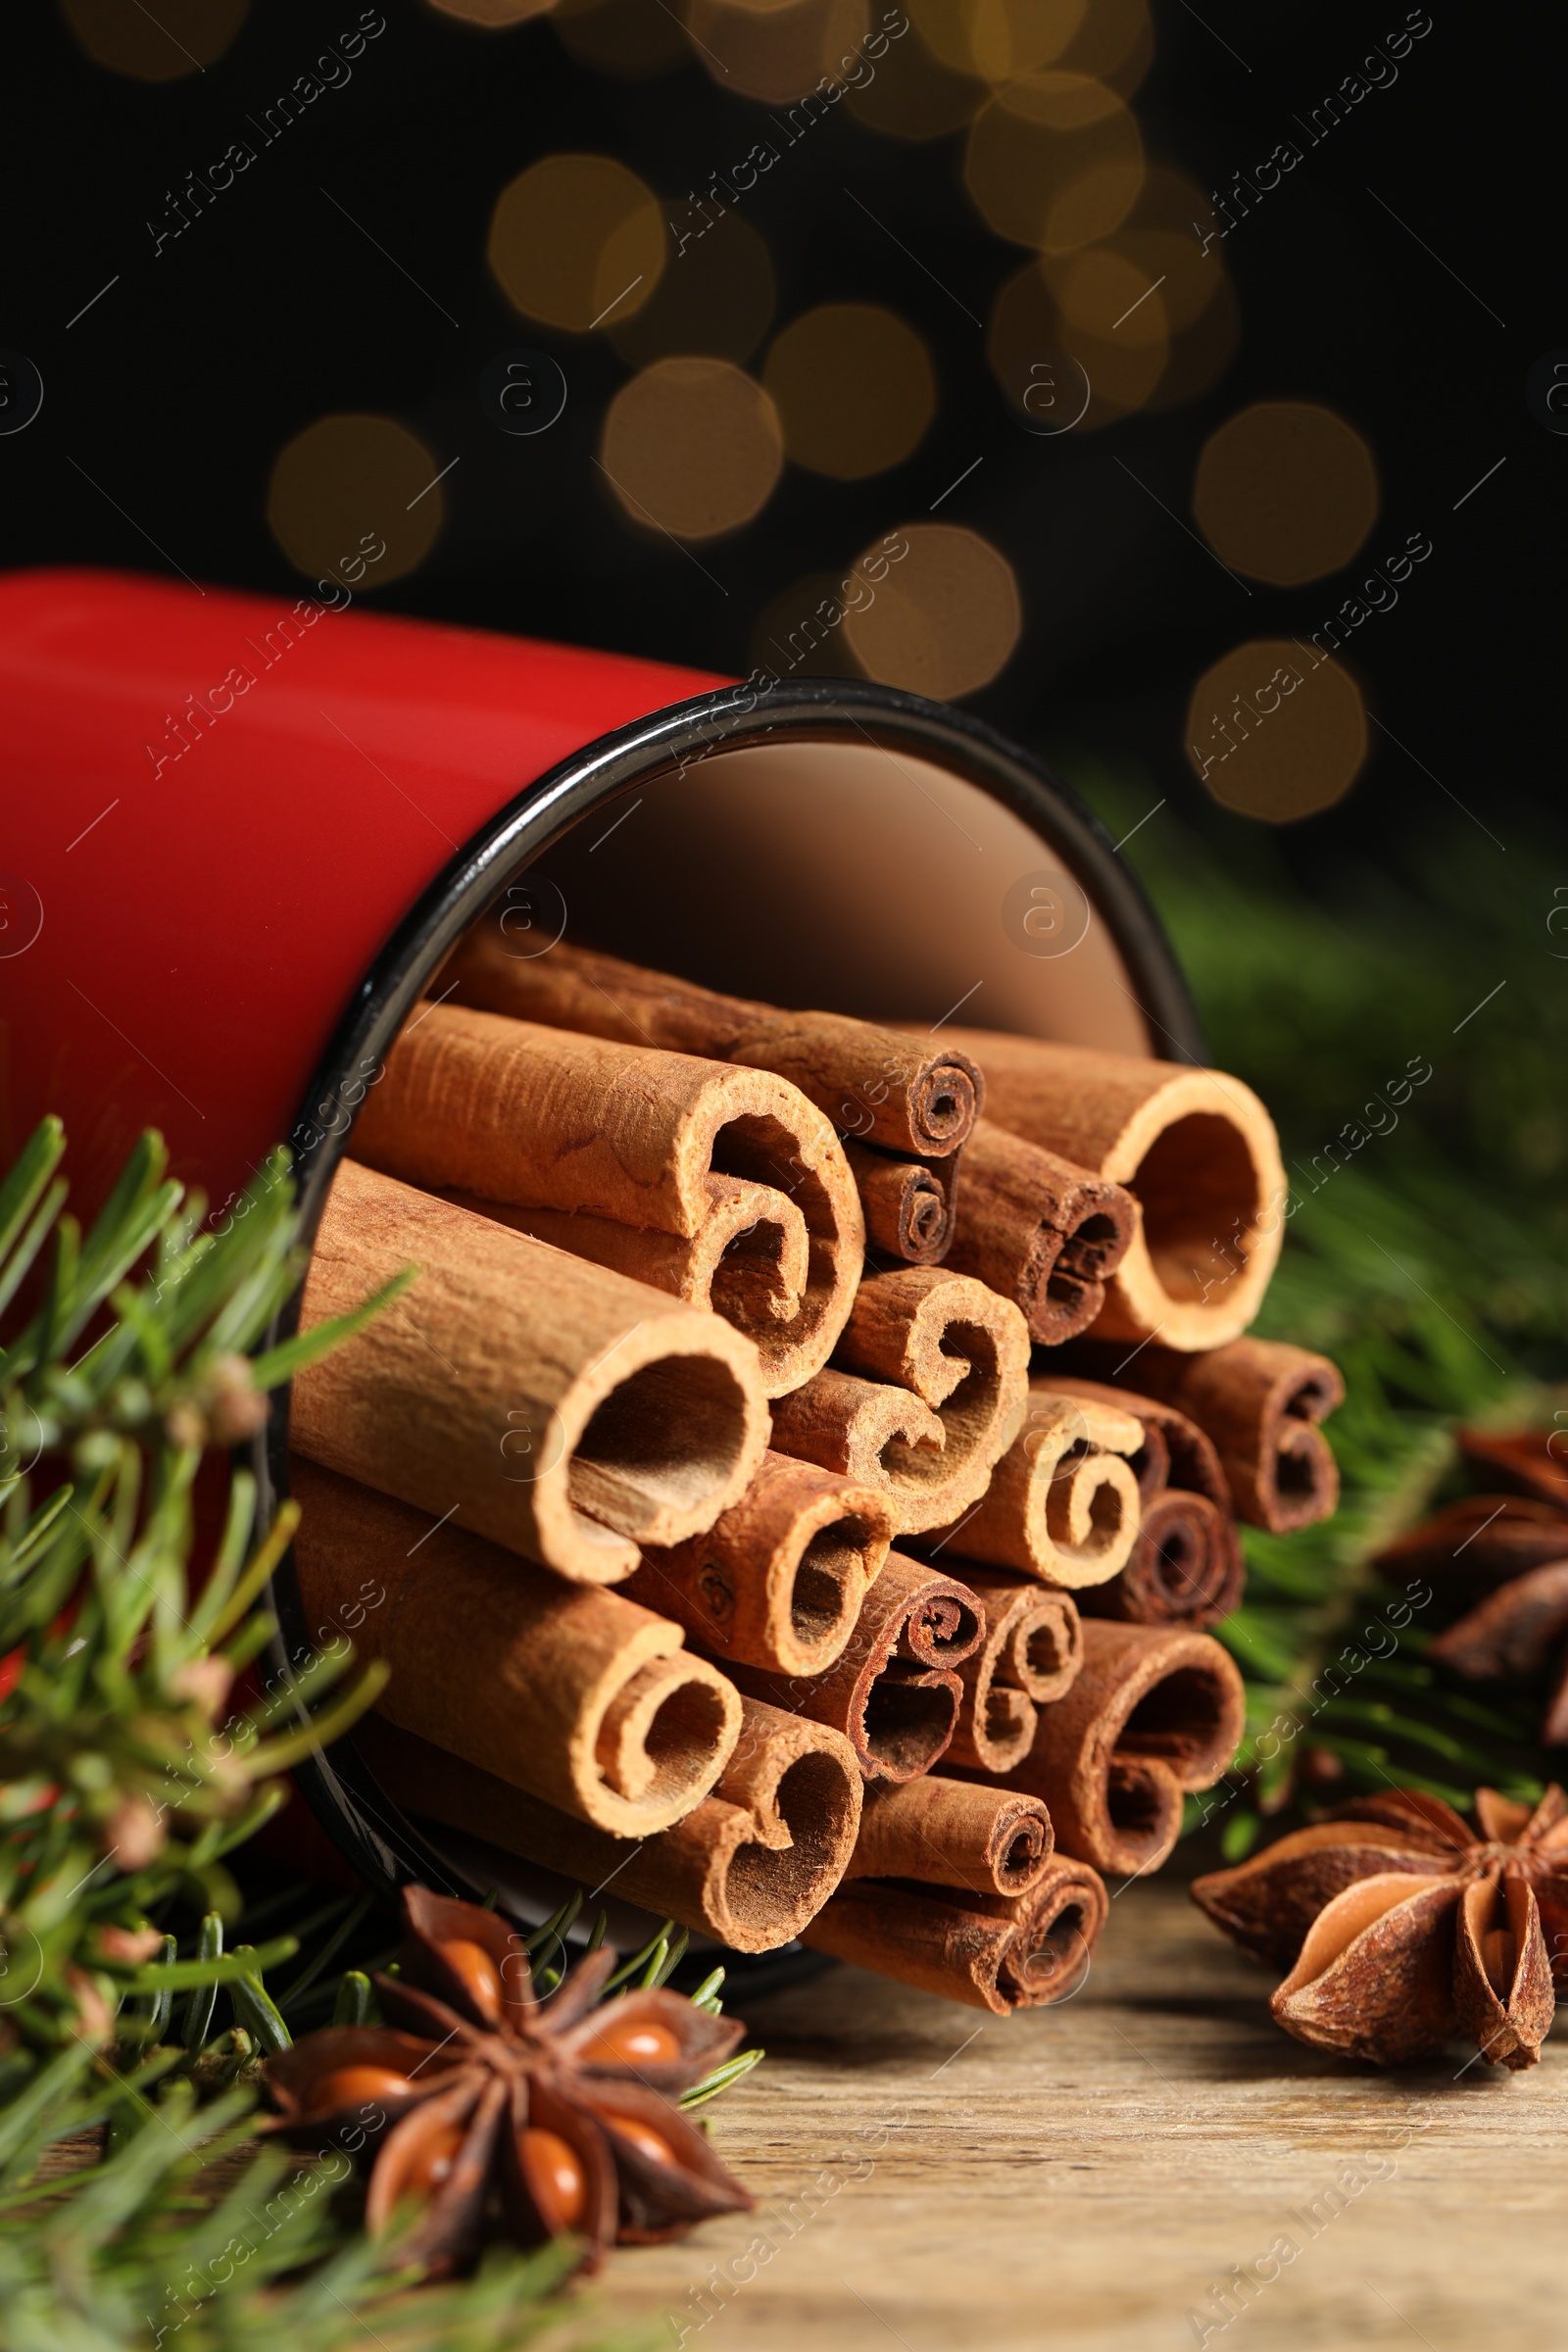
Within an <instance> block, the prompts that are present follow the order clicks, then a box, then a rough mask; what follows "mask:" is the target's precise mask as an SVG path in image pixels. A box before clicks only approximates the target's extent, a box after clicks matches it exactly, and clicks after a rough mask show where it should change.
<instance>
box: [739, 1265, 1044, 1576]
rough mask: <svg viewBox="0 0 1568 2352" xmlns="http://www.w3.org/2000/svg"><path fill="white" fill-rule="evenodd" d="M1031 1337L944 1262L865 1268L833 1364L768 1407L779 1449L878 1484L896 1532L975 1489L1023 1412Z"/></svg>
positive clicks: (979, 1490) (943, 1518) (940, 1515)
mask: <svg viewBox="0 0 1568 2352" xmlns="http://www.w3.org/2000/svg"><path fill="white" fill-rule="evenodd" d="M1028 1370H1029V1336H1028V1333H1027V1331H1026V1330H1025V1328H1024V1321H1023V1317H1022V1316H1021V1315H1020V1314H1019V1312H1018V1310H1017V1308H1016V1307H1015V1306H1012V1305H1011V1304H1009V1302H1008V1301H1007V1300H1006V1299H999V1298H998V1297H997V1295H996V1293H995V1292H994V1291H990V1290H988V1289H987V1288H986V1286H985V1284H984V1283H981V1282H976V1281H974V1280H973V1279H972V1278H971V1277H970V1276H967V1275H963V1274H955V1273H952V1272H950V1271H949V1269H948V1268H946V1267H936V1266H931V1267H925V1266H908V1267H902V1268H899V1269H898V1270H896V1271H894V1272H892V1273H887V1274H872V1275H868V1276H867V1277H866V1279H865V1280H864V1281H863V1282H862V1283H861V1285H860V1288H859V1290H858V1293H857V1295H856V1300H855V1306H854V1310H853V1312H852V1313H851V1315H850V1319H849V1321H848V1323H847V1324H846V1325H845V1327H844V1332H843V1335H842V1337H841V1338H840V1341H839V1345H838V1348H837V1350H836V1352H835V1357H834V1363H833V1365H832V1366H831V1367H830V1368H829V1369H828V1370H827V1371H826V1372H819V1373H818V1374H817V1376H816V1378H815V1379H814V1380H812V1381H809V1382H808V1383H807V1384H806V1386H805V1387H804V1388H802V1389H797V1390H796V1391H795V1392H794V1394H793V1395H792V1396H789V1397H781V1398H780V1399H779V1401H778V1404H777V1406H776V1407H775V1410H774V1413H773V1444H774V1446H776V1447H777V1448H778V1449H779V1451H781V1452H783V1453H793V1454H798V1455H800V1456H801V1457H802V1459H804V1460H806V1461H812V1462H818V1463H820V1464H821V1465H822V1467H823V1468H824V1469H829V1470H840V1471H844V1472H846V1473H848V1474H849V1475H851V1476H855V1477H860V1478H863V1479H865V1480H866V1481H867V1482H868V1483H869V1484H872V1485H880V1486H882V1487H883V1488H884V1489H885V1491H886V1492H887V1493H888V1494H889V1495H891V1496H892V1497H893V1501H894V1505H895V1508H896V1509H897V1511H898V1514H899V1526H900V1529H901V1531H902V1532H903V1533H905V1534H910V1533H914V1532H917V1531H919V1530H921V1529H924V1528H932V1527H940V1526H944V1525H946V1524H947V1523H948V1522H949V1521H951V1520H952V1519H953V1518H954V1517H955V1516H956V1514H957V1513H958V1512H960V1511H963V1510H965V1509H966V1508H967V1507H968V1506H969V1504H970V1503H972V1502H974V1501H975V1500H976V1499H977V1498H978V1497H979V1496H980V1495H982V1494H983V1493H984V1492H985V1489H986V1486H987V1483H988V1482H989V1480H990V1477H991V1472H992V1467H993V1465H994V1464H995V1463H996V1462H997V1460H998V1459H999V1458H1000V1457H1001V1455H1002V1454H1003V1453H1004V1452H1005V1450H1006V1448H1007V1446H1009V1445H1010V1444H1011V1442H1012V1437H1013V1433H1014V1431H1015V1430H1016V1429H1017V1426H1018V1423H1019V1421H1020V1419H1021V1418H1022V1415H1023V1409H1024V1397H1025V1390H1026V1385H1027V1381H1028Z"/></svg>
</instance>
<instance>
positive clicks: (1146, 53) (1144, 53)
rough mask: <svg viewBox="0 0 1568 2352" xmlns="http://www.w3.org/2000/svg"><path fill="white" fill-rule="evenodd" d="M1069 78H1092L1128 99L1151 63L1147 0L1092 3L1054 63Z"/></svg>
mask: <svg viewBox="0 0 1568 2352" xmlns="http://www.w3.org/2000/svg"><path fill="white" fill-rule="evenodd" d="M1055 62H1056V64H1057V65H1058V66H1060V67H1062V68H1063V70H1064V71H1065V72H1067V73H1092V74H1093V75H1094V77H1095V79H1096V80H1097V81H1103V82H1107V83H1108V84H1109V86H1110V87H1111V88H1112V89H1113V90H1114V91H1116V93H1117V95H1118V96H1119V97H1122V98H1130V97H1131V96H1132V94H1133V92H1134V91H1135V90H1136V89H1137V87H1138V85H1139V83H1140V82H1141V81H1142V80H1143V78H1144V75H1145V74H1146V73H1148V72H1149V69H1150V67H1151V66H1152V64H1153V62H1154V25H1153V20H1152V17H1151V16H1150V13H1149V0H1093V6H1092V7H1088V8H1086V9H1085V10H1084V11H1083V14H1082V16H1081V17H1080V19H1079V22H1078V25H1077V29H1076V30H1075V31H1074V33H1073V35H1072V38H1071V39H1070V40H1069V41H1068V42H1067V44H1066V46H1065V47H1064V48H1063V50H1062V51H1061V54H1060V56H1059V57H1058V58H1057V59H1056V61H1055Z"/></svg>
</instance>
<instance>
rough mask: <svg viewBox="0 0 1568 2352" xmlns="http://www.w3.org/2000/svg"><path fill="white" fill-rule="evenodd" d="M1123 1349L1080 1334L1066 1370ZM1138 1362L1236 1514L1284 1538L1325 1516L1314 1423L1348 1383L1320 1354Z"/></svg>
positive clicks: (1110, 1364)
mask: <svg viewBox="0 0 1568 2352" xmlns="http://www.w3.org/2000/svg"><path fill="white" fill-rule="evenodd" d="M1125 1352H1126V1351H1125V1349H1124V1348H1121V1347H1120V1346H1119V1345H1118V1346H1116V1347H1114V1348H1112V1347H1110V1346H1107V1345H1106V1344H1105V1343H1103V1342H1101V1341H1097V1340H1093V1339H1091V1340H1087V1341H1085V1342H1084V1343H1083V1344H1082V1346H1081V1347H1080V1348H1077V1349H1076V1350H1075V1351H1074V1358H1073V1368H1074V1369H1075V1370H1077V1369H1082V1370H1083V1371H1084V1372H1086V1373H1088V1374H1089V1375H1090V1376H1091V1377H1092V1378H1095V1379H1099V1380H1106V1379H1109V1378H1110V1376H1111V1373H1112V1372H1113V1370H1114V1369H1115V1366H1116V1364H1117V1363H1118V1362H1119V1361H1120V1360H1121V1359H1122V1358H1123V1357H1124V1355H1125ZM1136 1367H1137V1368H1136V1379H1137V1382H1138V1387H1139V1389H1140V1391H1141V1392H1142V1393H1143V1394H1144V1395H1145V1396H1148V1397H1158V1398H1159V1399H1160V1400H1161V1401H1162V1402H1163V1403H1165V1404H1171V1405H1175V1406H1176V1407H1177V1409H1178V1410H1179V1411H1180V1412H1183V1413H1185V1414H1186V1415H1187V1418H1188V1419H1189V1420H1190V1421H1196V1422H1197V1424H1198V1426H1199V1427H1200V1429H1201V1430H1202V1431H1203V1432H1204V1434H1205V1435H1206V1436H1207V1437H1208V1438H1209V1439H1210V1440H1211V1441H1212V1443H1213V1446H1214V1448H1215V1450H1216V1452H1217V1453H1218V1455H1219V1460H1220V1468H1221V1469H1222V1471H1223V1472H1224V1475H1225V1482H1226V1485H1227V1487H1228V1488H1229V1491H1230V1495H1231V1499H1232V1501H1233V1502H1234V1504H1235V1507H1236V1510H1237V1513H1238V1514H1239V1516H1240V1517H1241V1518H1243V1519H1246V1520H1249V1521H1250V1523H1251V1525H1252V1526H1253V1527H1266V1528H1267V1529H1268V1531H1269V1533H1270V1534H1271V1535H1276V1536H1284V1535H1290V1534H1292V1533H1293V1532H1294V1531H1295V1530H1296V1529H1297V1528H1301V1527H1311V1526H1313V1525H1314V1524H1315V1523H1316V1522H1317V1521H1318V1520H1320V1519H1327V1518H1329V1517H1331V1516H1332V1514H1333V1512H1334V1510H1335V1508H1336V1506H1337V1504H1338V1502H1339V1498H1340V1474H1339V1469H1338V1466H1337V1465H1336V1463H1335V1459H1334V1456H1333V1454H1332V1453H1331V1452H1330V1451H1329V1448H1328V1446H1327V1444H1326V1442H1325V1440H1324V1438H1323V1434H1322V1432H1321V1430H1320V1429H1319V1428H1318V1427H1317V1424H1318V1423H1319V1422H1320V1421H1322V1420H1323V1419H1324V1418H1325V1416H1326V1415H1327V1414H1329V1413H1331V1412H1333V1411H1334V1409H1335V1407H1336V1406H1337V1405H1340V1404H1343V1403H1344V1401H1345V1382H1344V1380H1343V1378H1342V1377H1341V1374H1340V1370H1339V1367H1338V1365H1337V1364H1333V1363H1331V1362H1330V1361H1329V1359H1328V1357H1327V1356H1326V1355H1314V1354H1313V1353H1312V1352H1311V1350H1310V1349H1308V1348H1293V1347H1290V1346H1287V1345H1286V1344H1285V1343H1284V1342H1282V1341H1278V1340H1252V1339H1243V1340H1231V1341H1229V1342H1228V1343H1227V1344H1226V1345H1225V1346H1224V1347H1223V1348H1211V1349H1210V1350H1209V1351H1208V1352H1207V1353H1206V1354H1202V1355H1179V1354H1177V1353H1175V1352H1174V1350H1172V1349H1171V1348H1158V1347H1150V1348H1140V1349H1139V1351H1138V1355H1137V1359H1136ZM1129 1369H1131V1367H1129ZM1564 1492H1565V1494H1568V1488H1565V1490H1564Z"/></svg>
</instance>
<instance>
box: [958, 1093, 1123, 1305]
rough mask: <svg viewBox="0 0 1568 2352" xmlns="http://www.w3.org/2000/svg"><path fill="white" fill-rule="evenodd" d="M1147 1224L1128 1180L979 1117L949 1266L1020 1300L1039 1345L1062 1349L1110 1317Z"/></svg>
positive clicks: (966, 1156)
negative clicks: (1113, 1291) (1141, 1222)
mask: <svg viewBox="0 0 1568 2352" xmlns="http://www.w3.org/2000/svg"><path fill="white" fill-rule="evenodd" d="M1137 1226H1138V1209H1137V1204H1136V1202H1135V1201H1134V1200H1133V1198H1132V1195H1131V1194H1130V1193H1128V1192H1126V1191H1124V1190H1123V1188H1122V1187H1121V1186H1120V1185H1119V1184H1112V1183H1109V1182H1108V1181H1107V1180H1106V1179H1105V1178H1103V1177H1101V1176H1096V1175H1093V1174H1091V1173H1090V1171H1089V1170H1088V1169H1085V1168H1080V1167H1075V1166H1074V1165H1073V1163H1072V1162H1071V1161H1070V1160H1066V1159H1062V1158H1060V1157H1059V1156H1058V1155H1057V1154H1056V1153H1055V1152H1047V1151H1043V1150H1042V1149H1041V1148H1040V1146H1039V1145H1038V1144H1032V1143H1028V1142H1026V1141H1025V1139H1024V1138H1023V1137H1022V1136H1020V1135H1011V1134H1009V1133H1008V1132H1007V1130H1006V1128H1005V1127H1002V1126H999V1125H998V1124H997V1123H996V1122H995V1121H994V1120H992V1119H978V1120H976V1122H975V1128H974V1133H973V1134H972V1135H971V1136H970V1138H969V1142H968V1145H967V1147H966V1148H965V1151H964V1155H963V1191H962V1194H961V1197H960V1198H959V1199H958V1201H957V1203H956V1213H955V1218H954V1233H953V1242H952V1247H951V1248H950V1250H949V1251H948V1263H949V1264H950V1265H951V1266H952V1267H953V1268H954V1270H955V1271H956V1273H959V1274H973V1275H976V1276H978V1278H979V1279H980V1281H982V1282H984V1283H987V1284H989V1286H990V1288H991V1289H992V1290H994V1291H996V1292H998V1293H999V1294H1000V1295H1001V1297H1003V1298H1004V1299H1011V1300H1012V1302H1013V1304H1014V1305H1015V1306H1016V1307H1017V1308H1018V1309H1019V1310H1020V1312H1021V1313H1022V1315H1023V1318H1024V1321H1025V1322H1026V1323H1027V1324H1028V1326H1029V1336H1030V1338H1031V1339H1032V1340H1033V1341H1035V1343H1036V1344H1037V1345H1038V1346H1040V1347H1042V1348H1059V1347H1060V1346H1061V1345H1062V1343H1063V1342H1064V1341H1066V1340H1070V1339H1071V1338H1072V1337H1073V1336H1074V1334H1075V1333H1077V1332H1080V1331H1084V1330H1086V1329H1087V1328H1088V1326H1089V1325H1090V1324H1091V1323H1093V1322H1094V1321H1095V1320H1096V1318H1097V1317H1098V1315H1099V1314H1100V1312H1101V1309H1102V1308H1103V1305H1104V1303H1105V1284H1106V1282H1107V1281H1108V1280H1109V1278H1110V1276H1111V1275H1113V1274H1114V1273H1115V1271H1116V1269H1117V1267H1118V1266H1119V1265H1120V1264H1121V1262H1122V1260H1123V1258H1125V1256H1126V1255H1127V1252H1128V1250H1129V1249H1130V1248H1131V1246H1132V1243H1133V1238H1134V1235H1135V1234H1136V1232H1137Z"/></svg>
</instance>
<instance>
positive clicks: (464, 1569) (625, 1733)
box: [292, 1456, 742, 1838]
mask: <svg viewBox="0 0 1568 2352" xmlns="http://www.w3.org/2000/svg"><path fill="white" fill-rule="evenodd" d="M292 1483H293V1486H294V1491H295V1493H296V1495H298V1497H299V1499H300V1501H301V1503H302V1504H303V1506H304V1516H303V1518H302V1520H301V1523H300V1533H299V1537H298V1539H297V1543H296V1546H295V1557H296V1562H297V1566H298V1573H299V1581H300V1593H301V1597H302V1598H303V1599H304V1601H305V1604H306V1607H307V1609H308V1610H309V1611H310V1613H311V1615H312V1616H313V1618H315V1617H319V1618H322V1619H324V1620H325V1621H327V1622H332V1621H334V1620H335V1619H336V1618H337V1617H338V1615H339V1612H340V1610H341V1607H342V1604H343V1602H344V1601H345V1599H346V1598H348V1597H349V1596H351V1595H353V1594H355V1593H359V1592H361V1591H362V1590H364V1589H365V1588H366V1586H367V1585H368V1584H369V1583H372V1582H373V1583H374V1584H376V1585H378V1586H379V1587H380V1588H381V1589H382V1590H383V1591H384V1593H385V1599H384V1601H383V1602H382V1603H381V1604H380V1605H379V1606H378V1607H376V1608H375V1609H374V1610H372V1611H370V1612H368V1614H366V1615H365V1617H364V1618H363V1621H362V1623H361V1626H360V1630H359V1632H358V1634H357V1637H356V1640H357V1643H358V1646H359V1648H360V1649H361V1651H362V1653H363V1654H365V1655H367V1656H369V1657H374V1658H381V1659H384V1660H385V1661H386V1663H387V1664H388V1665H390V1666H391V1668H392V1677H391V1680H390V1682H389V1683H388V1684H387V1687H386V1690H385V1691H384V1693H383V1694H382V1697H381V1699H380V1702H379V1704H380V1709H381V1712H382V1714H383V1715H384V1716H385V1717H386V1718H387V1719H388V1721H389V1722H392V1723H396V1724H400V1725H401V1726H402V1727H403V1729H404V1730H405V1731H408V1732H413V1733H417V1734H418V1735H419V1736H420V1737H422V1738H424V1739H428V1740H436V1741H438V1742H439V1743H440V1744H441V1746H442V1747H444V1748H450V1749H452V1750H454V1751H455V1752H456V1753H457V1754H459V1755H462V1756H464V1757H466V1759H467V1760H468V1762H469V1763H470V1764H473V1765H476V1766H479V1767H482V1768H483V1769H484V1770H485V1771H487V1772H490V1773H493V1774H495V1775H497V1776H498V1777H499V1778H500V1779H501V1780H503V1781H505V1782H508V1783H510V1784H512V1785H513V1786H515V1787H516V1788H519V1789H527V1790H529V1791H530V1792H531V1793H532V1794H533V1795H535V1796H537V1797H539V1798H541V1799H544V1800H546V1801H548V1802H549V1803H550V1804H552V1805H555V1806H558V1807H560V1808H561V1809H563V1810H564V1812H565V1813H567V1814H570V1815H574V1816H575V1817H576V1822H577V1824H578V1825H580V1824H581V1823H583V1822H592V1823H594V1824H596V1825H597V1827H599V1828H600V1829H602V1830H608V1831H613V1833H614V1834H615V1835H616V1836H617V1837H626V1838H636V1837H643V1836H646V1835H648V1834H649V1833H650V1832H654V1831H658V1830H663V1829H667V1828H668V1827H669V1825H670V1824H671V1823H672V1822H675V1821H678V1820H679V1819H680V1817H681V1815H682V1814H683V1813H689V1812H690V1811H691V1809H692V1807H693V1806H694V1805H697V1804H699V1803H700V1802H701V1801H702V1799H703V1798H704V1797H705V1796H706V1795H707V1794H708V1792H709V1790H710V1789H711V1788H712V1787H713V1785H714V1784H715V1782H716V1781H717V1780H718V1778H719V1776H720V1774H721V1773H722V1771H723V1770H724V1767H725V1765H726V1763H727V1761H728V1759H729V1757H730V1755H731V1754H732V1752H733V1750H734V1747H735V1744H736V1741H737V1740H738V1739H739V1737H740V1729H741V1715H742V1709H741V1702H740V1700H739V1699H738V1697H737V1695H736V1693H735V1691H733V1690H732V1689H731V1688H730V1686H729V1685H728V1684H727V1683H726V1682H725V1680H724V1677H723V1676H722V1675H721V1674H719V1673H718V1672H716V1670H715V1669H714V1668H713V1667H712V1666H711V1665H710V1664H709V1663H708V1661H707V1660H706V1659H705V1658H700V1657H694V1656H693V1655H692V1654H691V1653H690V1652H689V1651H688V1650H687V1649H685V1648H684V1646H683V1645H682V1642H681V1635H680V1628H679V1627H678V1626H675V1625H671V1624H669V1623H668V1622H667V1620H665V1619H664V1618H662V1617H657V1616H655V1615H654V1614H653V1613H652V1612H651V1611H650V1610H648V1609H645V1608H640V1607H639V1606H638V1605H637V1603H636V1602H635V1601H632V1600H626V1599H623V1598H622V1597H621V1595H620V1594H619V1593H606V1592H604V1591H601V1590H599V1589H597V1588H595V1587H593V1586H584V1585H573V1584H568V1583H567V1582H566V1581H565V1580H564V1578H561V1577H557V1576H552V1575H551V1574H550V1573H549V1572H548V1570H546V1569H542V1568H535V1567H533V1566H531V1565H530V1564H529V1563H528V1562H527V1561H524V1560H518V1559H516V1558H515V1557H513V1556H512V1555H511V1554H510V1553H508V1552H504V1551H502V1550H500V1549H499V1548H498V1547H497V1546H496V1545H495V1544H486V1543H484V1542H483V1541H482V1540H480V1539H479V1538H478V1537H475V1536H470V1535H466V1534H465V1533H463V1532H462V1530H461V1529H460V1528H459V1527H457V1526H456V1525H454V1524H453V1523H452V1522H451V1521H450V1520H448V1521H446V1522H445V1523H444V1524H439V1525H437V1524H434V1523H433V1522H432V1521H431V1519H430V1518H429V1517H428V1516H427V1515H426V1514H425V1513H424V1512H422V1511H417V1510H413V1509H411V1508H410V1507H409V1505H408V1504H407V1503H402V1502H397V1501H394V1500H393V1498H392V1497H391V1496H390V1495H377V1494H373V1493H371V1492H370V1491H369V1490H368V1489H367V1488H365V1487H360V1486H356V1485H355V1484H354V1483H353V1482H352V1481H351V1480H349V1479H346V1478H340V1477H338V1476H336V1475H335V1474H334V1473H333V1472H332V1471H330V1470H322V1469H319V1467H318V1466H317V1465H316V1464H315V1463H314V1462H310V1461H306V1460H304V1459H302V1458H300V1457H299V1456H296V1457H295V1460H294V1464H293V1474H292ZM481 1660H482V1662H483V1663H482V1671H480V1670H476V1668H477V1662H478V1661H481Z"/></svg>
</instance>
